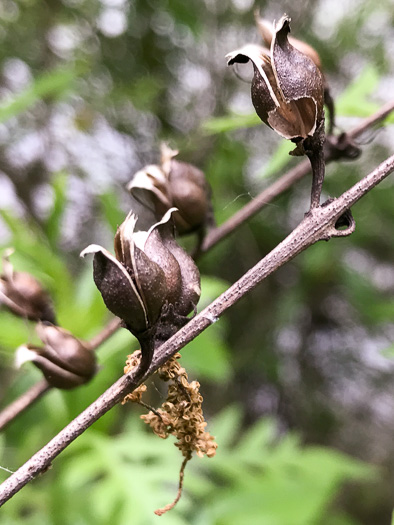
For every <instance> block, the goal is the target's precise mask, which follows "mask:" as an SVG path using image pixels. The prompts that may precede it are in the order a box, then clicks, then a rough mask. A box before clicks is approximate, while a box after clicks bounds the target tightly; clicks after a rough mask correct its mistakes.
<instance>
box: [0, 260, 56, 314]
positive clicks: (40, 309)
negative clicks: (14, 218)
mask: <svg viewBox="0 0 394 525" xmlns="http://www.w3.org/2000/svg"><path fill="white" fill-rule="evenodd" d="M12 252H13V250H7V251H6V253H5V254H4V256H3V273H2V275H1V276H0V304H1V303H2V304H4V305H5V306H6V307H7V308H9V309H10V310H11V311H12V312H13V313H14V314H16V315H19V316H21V317H25V318H27V319H30V320H31V321H40V320H41V321H49V322H50V323H54V322H55V314H54V311H53V305H52V301H51V299H50V297H49V294H48V293H47V292H46V291H45V290H44V289H43V287H42V286H41V284H40V283H39V282H38V281H37V280H36V279H35V278H34V277H33V276H32V275H30V274H28V273H25V272H15V271H14V269H13V266H12V264H11V263H10V261H9V256H10V255H11V253H12Z"/></svg>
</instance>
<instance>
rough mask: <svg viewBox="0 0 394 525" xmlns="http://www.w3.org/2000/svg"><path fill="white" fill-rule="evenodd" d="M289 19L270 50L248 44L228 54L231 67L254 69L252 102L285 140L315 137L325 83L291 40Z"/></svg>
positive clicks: (284, 19) (284, 20) (281, 24)
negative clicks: (248, 66) (246, 64)
mask: <svg viewBox="0 0 394 525" xmlns="http://www.w3.org/2000/svg"><path fill="white" fill-rule="evenodd" d="M289 31H290V19H289V18H288V17H287V16H286V15H285V16H283V17H282V18H281V19H280V20H279V22H278V24H277V25H276V28H275V33H274V35H273V38H272V41H271V49H270V51H269V50H268V49H266V48H263V47H260V46H256V45H252V44H249V45H246V46H244V47H243V48H241V49H239V50H236V51H233V52H232V53H229V54H228V55H227V59H228V64H229V65H232V64H234V63H236V62H239V63H245V62H248V61H249V60H250V61H251V62H252V64H253V67H254V77H253V81H252V102H253V105H254V107H255V109H256V112H257V114H258V116H259V117H260V118H261V120H263V122H265V123H266V124H268V125H269V126H270V127H271V128H273V129H274V130H275V131H276V132H277V133H279V134H280V135H281V136H282V137H284V138H286V139H300V138H301V139H302V138H304V139H305V138H307V137H308V136H312V135H313V134H314V132H315V130H316V127H317V124H318V122H319V121H321V120H322V118H323V83H322V76H321V73H320V71H319V69H318V68H317V67H316V65H315V64H314V63H313V61H312V60H311V59H310V58H309V57H307V56H306V55H304V54H303V53H301V52H300V51H298V50H297V49H295V48H294V47H293V46H292V45H291V44H290V43H289V41H288V38H287V35H288V33H289Z"/></svg>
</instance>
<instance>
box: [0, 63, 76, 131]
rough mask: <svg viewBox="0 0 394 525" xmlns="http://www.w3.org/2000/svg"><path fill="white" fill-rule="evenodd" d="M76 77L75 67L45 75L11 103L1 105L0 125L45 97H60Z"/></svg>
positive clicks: (60, 69) (61, 68)
mask: <svg viewBox="0 0 394 525" xmlns="http://www.w3.org/2000/svg"><path fill="white" fill-rule="evenodd" d="M76 76H77V73H76V71H75V69H74V68H73V67H64V66H62V67H59V68H57V69H53V70H52V71H49V72H48V73H44V74H43V75H41V76H40V77H38V78H37V79H35V80H34V81H33V83H32V85H31V86H29V87H27V88H26V89H25V90H24V91H22V92H21V93H19V94H18V95H16V96H15V97H14V98H13V100H11V102H8V103H6V104H2V105H0V123H2V122H5V121H6V120H8V119H10V118H13V117H16V116H17V115H19V114H20V113H23V112H24V111H26V110H27V109H29V108H30V107H31V106H33V105H34V104H36V103H37V102H38V101H39V100H41V99H42V98H44V97H49V96H52V97H60V96H61V95H62V94H64V93H65V92H66V91H67V90H69V89H70V88H71V86H72V84H73V82H74V80H75V78H76Z"/></svg>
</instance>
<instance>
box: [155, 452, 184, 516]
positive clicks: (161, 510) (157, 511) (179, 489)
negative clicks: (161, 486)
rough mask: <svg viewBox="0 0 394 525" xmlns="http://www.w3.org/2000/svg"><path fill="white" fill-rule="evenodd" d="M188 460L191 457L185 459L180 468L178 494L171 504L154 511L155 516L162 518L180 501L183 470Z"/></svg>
mask: <svg viewBox="0 0 394 525" xmlns="http://www.w3.org/2000/svg"><path fill="white" fill-rule="evenodd" d="M190 459H191V456H189V457H187V458H185V459H184V460H183V462H182V466H181V469H180V471H179V485H178V492H177V495H176V496H175V499H174V501H173V502H172V503H168V505H166V506H165V507H163V508H161V509H157V510H155V514H156V516H163V514H165V513H166V512H168V511H169V510H171V509H173V508H174V507H175V505H176V504H177V503H178V501H179V500H180V499H181V496H182V490H183V480H184V477H185V468H186V465H187V462H188V461H189V460H190Z"/></svg>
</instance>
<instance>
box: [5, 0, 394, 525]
mask: <svg viewBox="0 0 394 525" xmlns="http://www.w3.org/2000/svg"><path fill="white" fill-rule="evenodd" d="M254 7H256V8H260V9H261V10H262V12H266V13H269V15H270V16H271V17H272V18H275V17H276V18H278V17H279V16H281V14H282V13H283V12H288V13H289V14H290V15H291V16H292V19H293V24H292V31H293V34H294V35H295V36H297V37H299V38H302V39H305V40H306V41H308V42H309V43H311V44H312V45H314V46H315V47H316V49H317V50H318V52H319V53H320V55H321V58H322V62H323V64H324V66H325V70H326V74H327V78H328V80H329V82H330V85H331V87H332V88H333V93H334V95H335V97H336V102H337V106H336V107H337V114H338V128H339V130H342V129H348V128H349V127H350V126H351V125H352V124H353V122H358V121H359V119H360V118H362V117H365V116H368V115H370V114H371V113H372V112H373V111H375V110H376V109H377V108H378V107H379V106H380V105H381V104H382V103H383V102H384V101H385V100H387V97H389V96H392V93H393V89H392V86H393V77H392V75H393V73H392V68H393V62H392V50H391V47H390V39H391V37H392V25H393V23H394V14H393V10H392V2H391V1H390V0H384V1H382V2H379V4H377V3H376V2H373V1H372V0H363V1H361V2H358V4H357V8H356V9H355V8H354V6H352V5H350V4H346V3H343V2H340V1H334V0H332V1H330V2H327V1H320V2H318V1H316V2H314V1H308V2H304V3H303V5H302V7H301V6H299V7H298V6H297V10H295V9H294V4H293V3H291V2H290V1H287V0H285V1H282V2H280V3H278V2H273V1H272V2H264V1H259V2H256V3H255V6H254ZM252 11H253V6H252V4H251V3H250V2H247V1H241V0H237V1H235V0H233V1H220V2H219V1H218V0H212V1H208V0H207V1H205V2H201V1H198V0H191V1H189V2H187V3H185V2H182V1H180V0H179V1H178V0H166V1H161V0H160V1H159V0H148V1H147V0H134V1H121V0H119V1H110V0H105V1H104V0H102V1H98V0H93V1H91V2H86V1H79V0H78V1H77V0H67V1H64V2H49V1H43V2H42V1H38V0H30V1H14V0H5V1H4V2H3V3H2V4H1V5H0V42H1V46H0V66H1V71H0V73H1V75H0V88H1V91H0V96H1V102H0V123H1V126H0V188H1V192H0V216H1V221H0V243H1V248H6V247H8V246H10V245H12V246H13V247H14V248H15V253H14V255H13V256H12V262H13V264H14V265H15V268H16V269H17V270H22V271H28V272H31V273H32V274H33V275H35V276H36V277H37V278H38V279H39V280H40V281H41V282H42V283H43V284H44V285H45V287H46V288H47V289H48V290H49V291H50V293H51V295H52V297H53V299H54V302H55V305H56V312H57V317H58V321H59V323H60V324H61V326H64V327H65V328H67V329H69V330H71V331H72V332H73V333H74V334H75V335H77V336H79V337H81V338H85V339H89V338H91V337H93V336H94V335H95V334H97V333H98V332H99V331H100V329H101V328H102V327H103V326H104V324H105V323H106V322H107V321H108V320H109V319H110V316H109V314H108V312H107V311H106V309H105V307H104V305H103V303H102V300H101V297H100V295H99V293H98V292H97V290H96V288H95V286H94V283H93V280H92V272H91V263H90V262H88V261H81V260H80V259H79V257H78V254H79V252H80V251H81V250H82V249H83V248H84V247H85V246H86V245H87V244H89V243H91V242H99V243H101V244H103V245H105V246H107V247H108V248H109V249H111V244H112V242H113V233H114V231H115V229H116V227H117V225H118V224H119V223H120V222H121V221H122V220H123V218H124V216H125V214H126V213H127V211H128V209H129V205H130V203H129V200H128V197H127V194H126V192H125V191H124V185H125V184H126V183H127V182H128V180H129V179H130V177H131V175H132V174H133V173H134V172H135V171H136V170H137V169H140V168H141V166H143V165H144V164H147V163H154V162H157V160H158V150H159V142H160V140H163V139H164V140H167V141H170V142H171V143H172V144H173V145H175V146H176V147H178V148H179V149H180V150H181V154H180V156H181V158H182V159H184V160H188V161H191V162H194V163H195V164H197V165H198V166H199V167H200V168H202V169H204V170H205V172H206V174H207V177H208V179H209V182H210V184H211V186H212V190H213V202H214V210H215V217H216V220H217V222H218V223H219V224H220V223H222V222H223V221H225V220H226V219H228V218H229V217H231V216H232V215H233V214H234V213H235V212H236V211H237V210H239V209H240V208H241V207H242V206H243V205H244V204H245V203H246V202H248V200H250V199H251V198H253V196H254V195H256V194H257V193H258V192H259V191H260V190H261V189H263V188H264V187H266V186H267V185H269V183H270V182H271V181H272V180H274V177H276V176H277V173H281V172H283V171H284V170H285V169H286V168H287V166H292V165H294V164H295V163H296V162H297V159H294V158H291V157H289V156H288V151H289V149H290V146H291V145H289V144H288V143H286V142H285V141H282V140H280V139H279V138H278V137H276V136H274V134H273V133H272V132H271V130H269V129H268V128H267V127H265V126H262V125H260V124H259V121H258V119H257V117H256V116H255V115H253V114H252V105H251V102H250V86H249V85H248V84H247V83H244V82H241V81H240V79H239V78H237V77H236V76H235V75H233V74H232V73H231V72H230V71H228V70H227V69H226V65H225V59H224V55H225V54H226V53H227V52H229V51H231V49H233V48H234V49H235V48H236V47H238V46H239V45H240V44H242V43H245V42H246V41H253V42H256V41H257V38H258V37H257V35H256V33H255V29H254V25H253V15H252ZM245 75H246V76H247V73H245ZM246 76H245V78H246ZM392 123H393V116H391V117H389V118H388V119H387V120H386V124H387V127H386V130H385V131H380V132H379V133H378V134H376V132H375V131H369V132H368V133H366V134H365V137H362V138H361V142H362V149H363V155H362V157H361V158H360V159H359V160H357V161H356V162H354V163H338V164H336V165H334V164H331V165H330V166H329V167H328V169H327V177H326V181H325V184H324V192H325V196H336V195H339V194H340V193H341V192H342V191H344V190H346V189H347V188H348V187H349V186H350V185H352V184H354V183H356V182H357V181H358V180H359V179H360V178H361V177H362V176H363V175H366V174H367V173H368V172H369V171H370V170H372V169H373V168H374V167H375V166H376V165H377V164H378V163H379V162H381V161H382V160H384V159H385V158H386V157H387V156H388V154H390V153H392V133H393V130H392V126H391V125H390V124H392ZM371 139H374V140H373V141H372V142H371V144H369V142H370V140H371ZM390 148H391V149H390ZM309 191H310V180H309V179H308V177H307V178H306V179H305V180H304V181H302V182H300V183H299V184H297V185H296V186H295V187H293V188H292V189H291V190H290V191H288V192H287V193H286V194H284V195H282V196H281V197H280V198H278V199H277V200H276V201H275V202H273V203H271V204H270V205H269V206H267V207H266V208H264V209H263V210H262V211H261V212H260V213H259V214H258V215H257V216H256V217H254V218H253V219H252V220H251V221H249V222H248V224H245V225H243V226H242V228H240V229H239V231H236V232H234V234H233V235H232V236H231V237H229V238H228V239H226V240H225V241H223V242H222V243H220V244H219V245H218V246H215V247H214V249H212V250H211V252H210V253H208V254H206V256H204V258H202V260H201V261H199V266H200V270H201V273H202V290H203V295H202V298H201V302H200V305H199V308H200V309H201V308H203V307H204V306H206V305H207V304H209V302H210V301H212V300H213V299H214V298H216V297H217V296H218V295H219V294H220V293H221V292H222V291H224V290H225V289H226V288H227V286H228V285H229V284H231V283H232V282H234V281H235V280H236V279H237V278H239V277H240V276H241V275H242V274H243V273H244V272H246V271H247V270H248V269H249V268H250V267H251V266H253V265H254V264H255V263H256V262H257V261H258V260H259V259H260V258H261V257H262V256H264V254H266V253H267V252H268V251H269V250H270V249H272V248H273V247H274V246H275V245H276V244H277V243H278V242H280V241H281V240H282V239H283V237H284V236H285V235H286V234H288V233H289V231H291V229H292V228H293V227H294V226H295V225H296V224H297V223H298V222H299V221H300V220H301V218H302V216H303V213H304V212H305V210H306V208H307V204H308V195H309ZM392 191H393V188H392V182H391V181H390V180H387V181H386V182H385V183H384V184H382V185H381V186H379V187H378V188H376V189H375V190H374V191H372V192H371V193H370V194H369V195H368V196H366V197H365V198H364V199H363V200H362V201H361V202H360V203H359V204H358V205H357V206H355V208H354V210H353V213H354V216H355V218H356V221H357V231H356V233H355V234H354V235H352V237H351V238H346V239H341V240H339V239H338V240H333V241H331V242H330V243H319V244H318V245H315V246H313V247H311V248H310V249H309V250H308V251H307V252H306V253H303V254H301V255H300V256H299V257H298V258H297V259H296V260H295V261H293V262H291V263H289V264H287V265H286V266H285V267H284V268H282V269H281V270H279V271H278V272H277V273H276V274H275V275H273V276H271V277H270V279H268V280H267V281H265V282H264V283H263V284H262V285H261V286H260V287H259V288H258V290H256V291H254V292H253V293H251V294H249V295H248V297H246V298H245V299H244V300H243V301H242V302H241V303H240V304H238V305H236V306H235V307H234V308H233V309H232V310H231V311H229V312H227V313H226V316H224V317H223V318H222V319H220V320H219V322H217V323H215V324H213V325H212V326H211V327H210V328H209V329H208V330H207V331H205V332H204V333H203V334H202V335H201V336H200V337H198V338H197V339H196V340H194V341H193V342H192V343H191V344H190V345H188V347H187V348H185V350H184V351H183V352H182V354H183V357H182V363H183V365H184V366H185V367H186V368H187V370H188V372H189V374H190V376H191V378H193V379H194V378H196V379H198V380H199V382H200V383H201V385H202V386H201V388H202V392H203V394H204V399H205V401H204V407H205V412H206V414H207V420H208V423H209V426H208V430H209V431H210V432H212V433H213V434H214V435H215V436H216V439H217V441H218V444H219V448H218V453H217V456H216V457H215V458H213V459H203V460H201V459H198V458H195V459H193V461H192V462H191V463H190V464H189V465H188V467H187V471H186V478H185V488H184V490H185V493H184V496H183V498H182V500H181V501H180V503H179V505H178V506H177V508H176V509H174V510H173V511H172V512H170V513H169V514H168V515H165V516H163V517H161V518H155V517H154V515H153V510H154V509H155V508H157V507H159V506H162V505H165V504H166V503H168V502H170V501H171V500H172V499H173V497H174V496H175V493H176V490H177V479H178V471H179V467H180V463H181V457H180V455H179V453H178V451H177V450H176V448H175V447H174V446H173V444H172V443H171V442H170V439H169V440H168V441H167V442H162V441H160V440H159V439H158V438H157V437H155V436H153V435H151V434H150V433H149V431H148V429H146V428H145V426H144V425H143V423H142V422H141V421H140V420H139V419H138V416H137V414H138V413H139V408H138V407H130V406H124V407H116V408H115V409H113V410H112V411H110V412H109V413H108V414H106V415H105V416H104V417H103V418H101V419H100V420H99V421H98V422H97V423H95V425H94V426H93V427H92V428H91V429H89V430H88V431H87V432H85V434H84V435H83V436H81V437H80V438H79V439H78V440H76V441H75V442H74V443H73V444H72V445H71V446H70V447H69V448H68V449H67V450H66V451H65V452H64V453H62V454H61V455H60V456H59V458H58V459H56V461H55V462H54V465H53V468H52V469H50V470H49V471H48V472H47V473H45V475H43V476H42V477H40V478H39V479H37V480H36V481H35V482H34V483H30V484H28V485H27V486H26V487H25V488H24V489H23V490H22V491H21V492H20V493H19V494H17V495H16V496H15V497H14V498H13V499H12V500H11V501H10V502H9V503H7V504H6V506H5V507H4V508H3V509H2V514H1V520H2V521H1V522H2V523H4V524H10V525H11V524H12V525H14V524H18V523H24V524H25V523H26V524H28V525H29V524H36V523H37V524H38V523H39V524H40V525H41V524H48V525H49V524H59V525H61V524H69V523H75V524H81V525H82V524H90V523H97V524H101V523H102V524H106V523H114V524H116V525H117V524H119V525H122V524H123V523H125V524H126V523H131V522H132V523H135V524H137V525H139V524H141V525H143V524H145V523H146V524H148V523H153V522H155V521H156V519H160V520H161V522H164V523H171V524H174V525H176V524H185V523H190V524H195V525H200V524H204V525H206V524H213V525H232V524H237V525H243V524H245V525H249V524H250V523H258V524H262V525H264V524H266V525H297V524H300V525H315V524H319V525H375V524H376V523H382V524H383V523H389V520H390V518H391V511H392V494H391V486H392V482H393V481H394V465H393V463H394V462H393V461H392V458H393V457H394V447H393V444H392V433H393V432H394V410H393V408H392V403H391V399H392V396H393V395H394V392H393V386H392V385H393V384H394V382H393V375H394V369H393V365H392V358H393V354H394V352H393V345H392V340H393V337H392V334H393V330H394V329H393V313H394V302H393V294H392V292H393V290H394V284H393V283H394V279H393V272H394V270H393V260H394V246H393V242H392V239H391V229H392V224H393V223H394V209H393V206H392ZM26 341H28V342H34V341H35V342H37V339H36V335H35V332H34V326H33V325H32V323H29V322H26V321H23V320H20V319H17V318H15V317H14V316H12V315H11V314H10V313H8V312H6V311H4V310H2V311H1V312H0V355H1V361H0V395H1V397H2V404H3V405H6V404H7V403H9V402H10V401H12V400H13V399H15V398H16V397H17V396H18V395H20V394H21V393H23V392H25V391H26V390H27V389H28V388H29V386H31V385H32V384H34V383H35V382H36V381H37V380H38V379H39V378H40V374H39V372H38V371H37V370H36V369H34V368H33V367H32V366H29V364H28V363H27V364H26V365H24V367H23V368H22V369H21V370H19V371H17V370H15V369H14V367H13V356H14V351H15V348H16V347H17V346H18V345H20V344H22V343H25V342H26ZM136 348H137V342H136V341H135V340H134V339H133V338H132V337H131V336H130V335H129V334H128V333H127V332H126V331H125V330H121V331H119V332H117V333H116V334H115V335H114V336H112V337H111V338H110V339H109V340H108V341H107V342H106V343H105V344H103V345H102V346H101V347H100V349H99V350H98V360H99V363H100V370H99V373H98V374H97V376H96V377H95V378H94V380H93V381H92V382H91V383H90V384H88V385H86V386H83V387H81V388H79V389H77V390H75V391H71V392H59V391H51V392H50V393H49V394H48V395H46V396H45V397H44V398H43V399H42V400H41V401H39V402H38V403H37V404H36V405H35V406H33V407H31V409H30V410H29V411H27V412H26V413H25V414H23V415H22V416H21V417H20V418H19V419H18V420H16V421H15V422H13V423H12V424H11V425H10V426H9V428H8V429H7V431H6V432H5V433H4V434H2V435H1V437H0V466H1V467H2V468H5V469H9V470H16V469H17V468H18V467H19V466H20V465H21V464H22V463H23V462H24V461H25V460H26V459H28V458H29V457H30V456H31V455H32V454H33V453H34V452H36V451H37V450H38V449H39V448H40V447H41V446H43V445H44V444H45V443H46V442H47V441H48V440H49V439H51V438H52V437H53V436H54V435H55V434H56V433H57V432H58V431H59V430H60V429H61V428H63V427H64V425H65V424H67V423H68V422H69V421H70V420H71V419H72V418H74V417H75V416H76V415H78V414H79V413H80V412H81V411H82V410H83V409H84V408H86V406H87V405H88V404H89V403H91V402H92V401H94V400H95V399H96V398H97V397H98V396H99V395H100V394H101V393H102V392H103V391H104V390H105V389H106V388H108V386H110V385H111V384H112V383H113V382H114V381H115V380H116V379H117V378H118V377H119V375H120V374H121V373H122V372H123V365H124V361H125V357H126V355H127V354H129V353H131V352H132V351H134V350H135V349H136ZM163 395H164V394H163V391H162V386H161V385H160V384H159V382H158V380H157V379H154V380H153V384H151V388H150V390H149V393H148V394H147V399H148V401H149V402H151V403H153V404H160V403H161V402H162V396H163ZM351 456H353V457H351ZM355 458H357V459H355ZM371 465H376V466H371ZM378 474H379V475H378ZM6 477H8V472H7V470H1V469H0V480H3V479H6Z"/></svg>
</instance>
